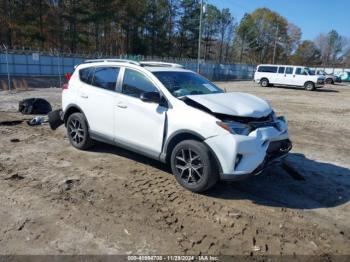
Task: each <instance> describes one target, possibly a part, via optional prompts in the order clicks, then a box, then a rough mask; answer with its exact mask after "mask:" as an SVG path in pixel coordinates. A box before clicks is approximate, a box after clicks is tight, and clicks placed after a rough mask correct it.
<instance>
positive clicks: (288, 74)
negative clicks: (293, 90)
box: [281, 66, 296, 86]
mask: <svg viewBox="0 0 350 262" xmlns="http://www.w3.org/2000/svg"><path fill="white" fill-rule="evenodd" d="M293 73H294V68H293V67H292V66H287V67H286V69H285V71H284V78H283V79H282V80H281V81H282V83H281V84H283V85H292V86H293V85H296V84H295V81H294V75H293Z"/></svg>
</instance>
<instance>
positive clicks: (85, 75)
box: [79, 67, 95, 85]
mask: <svg viewBox="0 0 350 262" xmlns="http://www.w3.org/2000/svg"><path fill="white" fill-rule="evenodd" d="M94 69H95V68H94V67H87V68H83V69H80V70H79V77H80V80H81V81H82V82H84V83H86V84H89V85H91V82H92V77H93V76H94Z"/></svg>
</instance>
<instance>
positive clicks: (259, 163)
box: [205, 120, 292, 181]
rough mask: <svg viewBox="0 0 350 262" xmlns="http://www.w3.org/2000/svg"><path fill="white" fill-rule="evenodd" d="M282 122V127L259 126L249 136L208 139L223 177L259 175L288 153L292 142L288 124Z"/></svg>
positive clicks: (224, 136)
mask: <svg viewBox="0 0 350 262" xmlns="http://www.w3.org/2000/svg"><path fill="white" fill-rule="evenodd" d="M278 122H279V123H278V127H279V128H276V127H273V126H268V127H262V128H258V129H256V130H254V131H253V132H251V133H250V134H249V135H248V136H242V135H234V134H226V135H222V136H215V137H210V138H208V139H206V140H205V143H206V144H207V145H208V146H209V147H210V148H211V150H212V152H213V154H215V156H216V159H217V160H218V162H219V164H220V177H221V179H222V180H231V181H232V180H241V179H244V178H246V177H249V176H252V175H257V174H259V173H261V172H262V171H263V170H264V168H266V167H267V166H268V165H270V164H272V163H274V162H276V161H279V160H280V159H282V158H284V157H285V156H286V155H287V154H288V152H289V151H290V150H291V148H292V143H291V141H290V140H289V135H288V131H287V124H286V123H285V122H284V121H281V120H279V121H278Z"/></svg>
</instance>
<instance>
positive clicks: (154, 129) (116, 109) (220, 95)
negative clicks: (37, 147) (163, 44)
mask: <svg viewBox="0 0 350 262" xmlns="http://www.w3.org/2000/svg"><path fill="white" fill-rule="evenodd" d="M62 108H63V112H64V113H63V120H64V122H65V125H66V127H67V135H68V138H69V141H70V143H71V144H72V145H73V146H74V147H75V148H78V149H82V150H84V149H87V148H88V147H90V146H91V145H92V144H93V141H94V140H98V141H102V142H106V143H110V144H113V145H117V146H121V147H123V148H127V149H129V150H132V151H134V152H137V153H141V154H143V155H146V156H148V157H151V158H154V159H156V160H159V161H162V162H164V163H168V164H170V166H171V169H172V172H173V174H174V175H175V178H176V180H177V181H178V182H179V183H180V184H181V185H182V186H183V187H185V188H187V189H189V190H191V191H194V192H201V191H204V190H207V189H209V188H211V187H212V186H213V185H214V184H215V183H216V182H217V181H218V180H219V179H222V180H237V179H242V178H244V177H247V176H250V175H256V174H259V173H260V172H261V171H262V170H263V169H264V168H265V167H266V166H267V165H268V164H271V163H273V162H275V161H278V160H280V159H281V158H283V157H285V156H286V155H287V153H288V152H289V150H290V149H291V147H292V144H291V142H290V140H289V135H288V128H287V123H286V120H285V119H284V117H277V116H276V114H275V113H274V111H273V110H272V108H271V106H270V105H269V103H267V102H266V101H264V100H262V99H260V98H258V97H255V96H253V95H250V94H246V93H224V92H223V90H221V89H220V88H218V87H217V86H216V85H214V84H213V83H211V82H210V81H208V80H207V79H205V78H203V77H202V76H200V75H198V74H196V73H194V72H192V71H189V70H185V69H183V68H182V67H181V66H180V65H177V64H169V63H161V62H140V63H137V62H133V61H124V60H103V61H100V60H92V61H86V63H84V64H81V65H78V66H77V67H76V69H75V71H74V73H73V74H72V76H71V78H70V80H69V83H68V84H67V85H65V86H64V89H63V92H62Z"/></svg>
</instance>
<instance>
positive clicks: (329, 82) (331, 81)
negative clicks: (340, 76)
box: [326, 78, 334, 85]
mask: <svg viewBox="0 0 350 262" xmlns="http://www.w3.org/2000/svg"><path fill="white" fill-rule="evenodd" d="M326 84H329V85H334V81H333V79H332V78H327V79H326Z"/></svg>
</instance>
